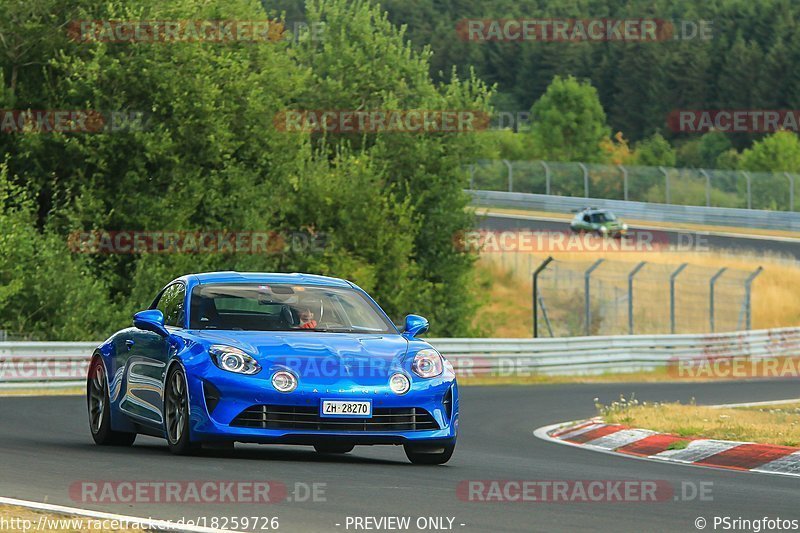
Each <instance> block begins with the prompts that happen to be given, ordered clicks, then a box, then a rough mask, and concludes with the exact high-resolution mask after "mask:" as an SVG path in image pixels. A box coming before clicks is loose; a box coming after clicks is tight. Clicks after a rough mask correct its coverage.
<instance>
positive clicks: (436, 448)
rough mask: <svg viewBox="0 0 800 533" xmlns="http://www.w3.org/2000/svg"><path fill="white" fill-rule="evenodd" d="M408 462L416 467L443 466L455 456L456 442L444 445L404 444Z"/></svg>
mask: <svg viewBox="0 0 800 533" xmlns="http://www.w3.org/2000/svg"><path fill="white" fill-rule="evenodd" d="M403 449H404V450H405V452H406V457H408V460H409V461H411V462H412V463H414V464H415V465H443V464H445V463H446V462H447V461H449V460H450V458H451V457H452V456H453V452H454V451H455V449H456V441H455V440H453V441H451V442H447V443H443V444H434V445H430V444H424V445H418V444H404V445H403Z"/></svg>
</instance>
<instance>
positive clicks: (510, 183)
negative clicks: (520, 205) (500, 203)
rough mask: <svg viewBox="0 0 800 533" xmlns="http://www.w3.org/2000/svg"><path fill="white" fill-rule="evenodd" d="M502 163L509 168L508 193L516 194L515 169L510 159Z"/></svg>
mask: <svg viewBox="0 0 800 533" xmlns="http://www.w3.org/2000/svg"><path fill="white" fill-rule="evenodd" d="M502 161H503V163H505V165H506V167H508V192H514V169H513V168H511V163H509V162H508V159H503V160H502Z"/></svg>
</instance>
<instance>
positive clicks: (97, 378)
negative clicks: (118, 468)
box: [86, 356, 136, 446]
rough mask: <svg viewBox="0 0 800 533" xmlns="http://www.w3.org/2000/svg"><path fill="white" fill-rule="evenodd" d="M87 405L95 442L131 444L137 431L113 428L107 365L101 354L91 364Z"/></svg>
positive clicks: (106, 444) (120, 444)
mask: <svg viewBox="0 0 800 533" xmlns="http://www.w3.org/2000/svg"><path fill="white" fill-rule="evenodd" d="M86 407H87V409H88V411H89V431H91V433H92V439H94V442H95V444H99V445H100V446H131V445H132V444H133V442H134V441H135V440H136V433H126V432H122V431H114V430H112V429H111V401H110V400H109V394H108V380H107V379H106V367H105V365H104V364H103V360H102V358H101V357H100V356H95V357H94V358H93V359H92V363H91V364H90V365H89V375H88V377H87V379H86Z"/></svg>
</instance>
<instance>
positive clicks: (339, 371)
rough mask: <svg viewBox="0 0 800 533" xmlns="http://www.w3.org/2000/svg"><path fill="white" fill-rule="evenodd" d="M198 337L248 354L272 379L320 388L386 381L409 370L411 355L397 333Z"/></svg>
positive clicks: (209, 334)
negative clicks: (283, 377) (295, 379)
mask: <svg viewBox="0 0 800 533" xmlns="http://www.w3.org/2000/svg"><path fill="white" fill-rule="evenodd" d="M193 336H194V337H195V338H196V339H197V340H199V341H201V342H203V344H207V345H208V346H210V345H212V344H224V345H227V346H233V347H236V348H239V349H241V350H244V351H245V352H247V353H249V354H250V355H252V356H253V357H255V358H256V360H257V361H258V362H259V364H260V365H261V366H262V368H264V369H266V370H268V372H269V373H270V374H271V373H272V372H275V371H277V370H281V369H289V370H292V371H293V372H295V373H296V374H297V375H299V376H301V377H304V378H306V379H305V381H306V382H308V379H312V380H314V381H316V379H315V378H320V383H329V382H331V381H336V380H338V379H339V378H342V377H347V378H349V379H352V381H354V382H363V383H369V382H371V381H373V379H375V378H379V379H380V380H381V381H384V380H383V378H386V377H388V376H389V375H391V374H392V373H393V372H397V371H398V370H400V369H402V368H403V366H404V360H405V355H406V352H407V351H408V341H407V340H406V339H405V338H404V337H403V336H401V335H397V334H394V335H391V334H385V335H384V334H380V335H376V334H363V333H324V332H301V331H296V332H295V331H291V332H280V331H277V332H275V331H270V332H265V331H198V332H193ZM362 378H363V379H362Z"/></svg>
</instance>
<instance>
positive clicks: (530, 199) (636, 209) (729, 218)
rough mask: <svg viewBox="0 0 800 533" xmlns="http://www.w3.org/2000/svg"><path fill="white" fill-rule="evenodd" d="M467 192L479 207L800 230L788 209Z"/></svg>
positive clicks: (799, 218)
mask: <svg viewBox="0 0 800 533" xmlns="http://www.w3.org/2000/svg"><path fill="white" fill-rule="evenodd" d="M466 192H467V193H469V194H470V195H471V196H472V198H473V205H476V206H480V207H507V208H514V209H527V210H532V211H546V212H552V213H570V212H572V211H575V210H579V209H583V208H584V207H588V206H592V207H597V208H601V209H610V210H612V211H614V213H616V214H617V215H618V216H620V217H622V218H627V219H632V220H646V221H652V222H672V223H681V222H682V223H689V224H704V225H709V226H734V227H748V228H759V229H783V230H800V213H794V212H789V211H764V210H758V209H738V208H730V207H700V206H693V205H674V204H655V203H645V202H631V201H627V202H626V201H625V200H603V199H599V198H578V197H573V196H549V195H546V194H529V193H522V192H500V191H477V190H467V191H466Z"/></svg>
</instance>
